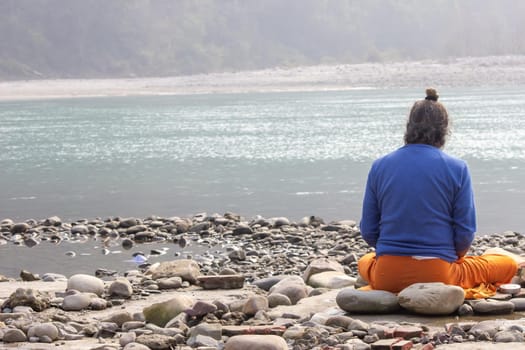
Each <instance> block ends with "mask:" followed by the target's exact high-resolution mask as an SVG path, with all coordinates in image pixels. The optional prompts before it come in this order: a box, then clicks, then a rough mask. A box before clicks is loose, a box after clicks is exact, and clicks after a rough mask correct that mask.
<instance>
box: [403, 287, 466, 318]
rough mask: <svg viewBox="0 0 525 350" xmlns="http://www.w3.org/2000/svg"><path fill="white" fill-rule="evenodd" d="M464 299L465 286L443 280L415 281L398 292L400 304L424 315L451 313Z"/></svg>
mask: <svg viewBox="0 0 525 350" xmlns="http://www.w3.org/2000/svg"><path fill="white" fill-rule="evenodd" d="M464 301H465V292H464V290H463V288H461V287H458V286H453V285H447V284H444V283H441V282H434V283H415V284H412V285H411V286H408V287H407V288H405V289H403V290H402V291H401V292H400V293H399V294H398V302H399V305H401V306H402V307H403V308H405V309H407V310H409V311H411V312H414V313H417V314H424V315H449V314H451V313H453V312H454V311H456V310H457V309H458V308H459V307H460V306H461V305H462V304H463V302H464Z"/></svg>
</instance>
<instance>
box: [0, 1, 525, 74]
mask: <svg viewBox="0 0 525 350" xmlns="http://www.w3.org/2000/svg"><path fill="white" fill-rule="evenodd" d="M523 33H525V1H522V0H429V1H421V0H368V1H366V2H365V1H360V0H263V1H262V0H215V1H214V0H198V1H197V0H2V1H0V79H2V80H7V79H38V78H73V77H75V78H77V77H78V78H81V77H82V78H86V77H93V78H94V77H97V78H99V77H135V76H168V75H169V76H171V75H182V74H194V73H207V72H220V71H238V70H251V69H260V68H268V67H275V66H281V67H290V66H296V65H305V64H307V65H311V64H318V63H328V64H330V63H357V62H365V61H372V62H381V61H393V60H414V59H425V58H448V57H458V56H484V55H507V54H525V40H524V39H523V37H522V34H523Z"/></svg>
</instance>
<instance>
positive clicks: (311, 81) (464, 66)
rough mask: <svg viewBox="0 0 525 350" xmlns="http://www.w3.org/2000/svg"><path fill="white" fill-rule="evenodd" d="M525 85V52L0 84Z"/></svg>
mask: <svg viewBox="0 0 525 350" xmlns="http://www.w3.org/2000/svg"><path fill="white" fill-rule="evenodd" d="M513 85H516V86H519V85H525V56H493V57H470V58H458V59H450V60H446V61H444V60H440V61H437V60H427V61H414V62H396V63H364V64H344V65H319V66H305V67H297V68H289V69H288V68H275V69H266V70H259V71H246V72H235V73H216V74H200V75H192V76H178V77H164V78H136V79H61V80H30V81H5V82H0V101H10V100H11V101H12V100H27V99H50V98H72V97H96V96H135V95H136V96H140V95H146V96H147V95H182V94H208V93H240V92H278V91H322V90H345V89H366V88H409V87H410V88H414V87H426V86H437V87H440V88H442V87H464V86H471V87H483V86H513Z"/></svg>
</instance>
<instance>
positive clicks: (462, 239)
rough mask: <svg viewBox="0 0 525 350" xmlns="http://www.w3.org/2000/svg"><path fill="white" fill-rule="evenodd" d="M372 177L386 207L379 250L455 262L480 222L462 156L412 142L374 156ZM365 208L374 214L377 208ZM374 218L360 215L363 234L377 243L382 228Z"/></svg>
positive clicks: (380, 210)
mask: <svg viewBox="0 0 525 350" xmlns="http://www.w3.org/2000/svg"><path fill="white" fill-rule="evenodd" d="M368 181H369V185H370V186H371V188H372V189H373V191H374V192H375V196H376V197H377V198H378V202H379V203H378V206H377V207H378V209H379V212H380V213H381V220H380V226H381V235H380V237H379V238H378V241H377V242H376V244H375V245H376V254H377V255H378V256H380V255H385V254H396V255H410V256H412V255H419V256H433V257H438V258H442V259H444V260H447V261H450V262H452V261H455V260H456V259H457V258H458V256H457V254H456V251H457V250H459V251H461V250H464V249H466V248H468V247H469V245H470V243H471V242H472V239H473V235H474V232H475V231H476V223H475V209H474V200H473V196H472V191H471V190H470V188H471V184H470V176H469V173H468V168H467V166H466V164H465V163H464V162H463V161H461V160H459V159H456V158H453V157H450V156H448V155H447V154H445V153H444V152H443V151H441V150H440V149H438V148H436V147H434V146H430V145H426V144H407V145H405V146H403V147H401V148H400V149H398V150H396V151H394V152H392V153H390V154H388V155H386V156H384V157H383V158H380V159H378V160H377V161H376V162H374V164H373V166H372V170H371V171H370V178H369V179H368ZM365 213H367V214H368V215H370V214H372V215H374V214H373V213H374V210H373V208H369V209H368V210H367V211H365ZM374 222H376V221H374V219H373V218H371V220H370V218H366V217H363V220H362V221H361V232H362V235H363V238H364V239H365V240H367V241H369V243H372V244H373V240H374V232H378V231H379V228H378V227H374ZM455 237H457V238H456V239H455Z"/></svg>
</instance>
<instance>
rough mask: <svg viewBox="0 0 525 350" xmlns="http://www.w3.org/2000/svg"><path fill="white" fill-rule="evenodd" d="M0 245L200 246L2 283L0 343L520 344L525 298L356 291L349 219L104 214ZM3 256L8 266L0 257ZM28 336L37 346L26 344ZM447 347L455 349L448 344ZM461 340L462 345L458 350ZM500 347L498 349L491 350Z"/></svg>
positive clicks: (14, 229)
mask: <svg viewBox="0 0 525 350" xmlns="http://www.w3.org/2000/svg"><path fill="white" fill-rule="evenodd" d="M0 235H1V238H0V243H3V244H6V245H9V244H13V245H22V244H23V245H27V246H35V245H38V244H51V243H53V242H55V243H56V242H59V241H64V240H72V239H78V238H81V237H85V238H86V240H87V238H89V237H91V238H93V237H95V238H97V239H98V240H100V241H104V242H112V243H113V244H115V243H117V244H119V245H120V246H122V248H123V249H130V248H132V247H135V248H137V247H138V248H140V249H141V250H142V251H146V250H147V243H150V242H162V243H163V244H165V245H166V247H169V245H173V244H177V245H179V246H186V245H201V246H202V247H204V248H207V249H206V250H205V253H203V254H201V255H199V256H180V255H178V256H175V255H174V256H173V259H169V260H167V261H163V262H157V263H150V262H149V261H148V259H147V256H146V255H151V254H164V253H165V251H162V250H160V251H150V252H149V254H144V255H142V254H136V255H135V256H134V259H136V260H137V262H138V264H137V268H136V269H131V270H127V271H118V270H108V269H99V268H98V267H97V265H96V264H97V262H96V259H94V261H92V264H93V274H73V275H71V276H63V275H59V274H54V273H52V272H49V273H45V274H42V275H41V276H39V275H36V274H34V273H32V272H31V271H24V267H23V266H20V270H21V273H20V276H19V278H17V279H16V280H15V279H14V278H12V277H13V276H7V277H6V276H4V277H2V280H3V281H4V282H3V283H2V284H0V287H1V288H0V299H1V304H2V309H1V311H2V312H1V313H0V339H1V340H2V342H3V345H4V346H11V344H12V345H13V346H14V345H16V346H17V347H18V348H27V349H31V348H34V347H35V346H38V348H40V349H45V348H46V346H49V348H56V346H60V347H61V348H64V349H69V348H70V349H73V348H75V349H122V348H123V349H127V350H129V349H192V348H198V349H221V348H225V349H259V348H260V349H262V348H264V349H298V350H299V349H391V348H392V349H410V348H413V349H431V348H434V347H451V348H458V347H459V346H461V345H465V346H469V347H466V348H474V347H473V346H474V344H475V346H478V348H483V346H489V347H487V348H494V347H497V346H498V345H497V344H502V345H499V346H503V345H508V344H509V343H512V344H514V345H513V347H514V348H516V346H518V347H519V346H520V345H516V344H524V345H525V343H524V341H525V338H524V331H525V319H522V311H523V310H525V298H523V296H525V293H521V292H520V293H516V294H515V295H509V294H499V293H498V294H497V295H496V296H494V297H492V298H489V299H487V300H479V301H468V300H464V295H463V291H462V290H461V289H459V288H457V287H453V286H445V285H440V284H425V285H422V286H414V287H412V288H411V287H409V288H407V289H406V290H404V291H402V292H401V293H400V294H399V295H397V296H396V295H394V294H391V293H387V292H382V291H374V292H364V291H358V290H356V289H355V288H356V287H359V285H360V283H361V282H360V280H359V278H358V275H357V260H358V259H359V257H360V256H362V255H363V254H365V253H367V252H369V251H370V248H369V247H368V246H367V245H366V243H365V242H364V241H363V240H362V239H361V237H360V233H359V230H358V227H357V226H356V223H355V222H354V221H352V220H342V221H338V222H331V223H325V222H324V221H323V219H322V218H319V217H315V216H311V217H305V218H303V219H302V220H300V221H299V222H290V220H288V219H287V218H285V217H278V218H268V219H267V218H263V217H256V218H253V219H250V220H246V219H244V218H242V217H240V216H239V215H237V214H233V213H226V214H224V215H217V214H215V215H206V214H198V215H195V216H193V217H191V218H179V217H171V218H163V217H148V218H145V219H139V218H108V219H94V220H78V221H76V222H62V220H61V219H60V218H58V217H51V218H48V219H45V220H27V221H26V222H18V223H16V222H13V221H12V220H9V219H5V220H3V221H2V222H0ZM489 247H501V248H504V249H506V250H508V251H511V252H514V253H516V254H523V248H524V247H525V237H523V236H522V235H521V234H520V233H516V232H504V233H502V234H495V235H491V236H481V237H478V238H477V239H476V240H475V242H474V244H473V246H472V249H471V254H481V253H482V252H483V251H485V250H486V249H487V248H489ZM3 263H4V264H7V263H10V264H16V261H14V262H5V261H4V262H3ZM37 344H38V345H37ZM451 344H454V345H451ZM466 348H465V349H466ZM501 348H504V347H501Z"/></svg>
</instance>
